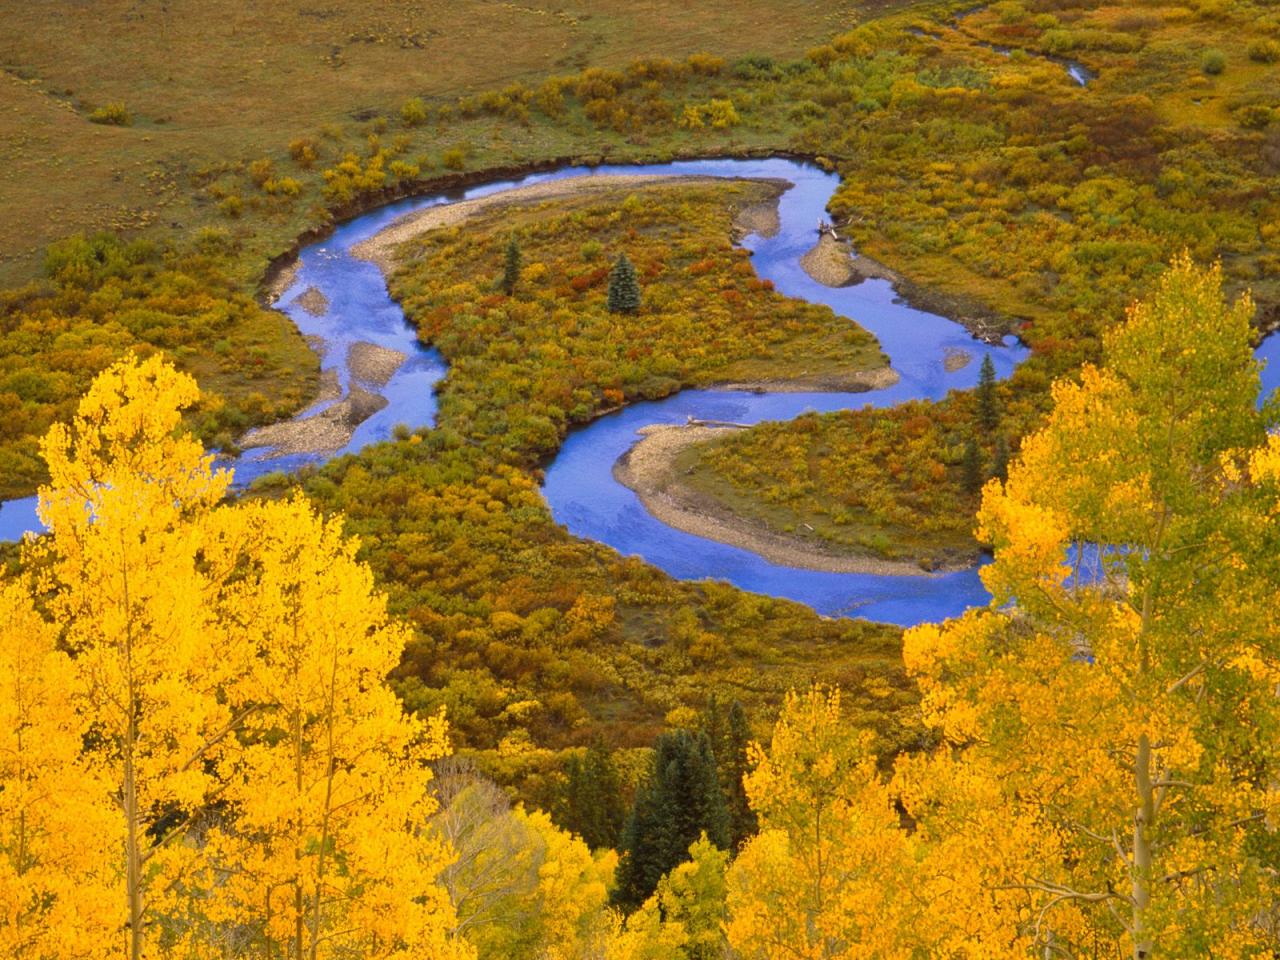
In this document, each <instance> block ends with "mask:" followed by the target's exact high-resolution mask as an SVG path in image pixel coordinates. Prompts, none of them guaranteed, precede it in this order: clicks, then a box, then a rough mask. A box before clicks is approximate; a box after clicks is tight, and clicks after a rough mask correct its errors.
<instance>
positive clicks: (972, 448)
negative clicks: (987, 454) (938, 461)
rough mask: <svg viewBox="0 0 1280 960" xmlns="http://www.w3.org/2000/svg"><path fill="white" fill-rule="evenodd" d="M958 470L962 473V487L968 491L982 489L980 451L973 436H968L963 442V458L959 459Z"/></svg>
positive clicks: (975, 491)
mask: <svg viewBox="0 0 1280 960" xmlns="http://www.w3.org/2000/svg"><path fill="white" fill-rule="evenodd" d="M960 470H961V472H962V474H963V481H962V482H963V483H964V488H965V489H966V490H967V491H969V492H970V493H977V492H978V491H979V490H981V489H982V482H983V479H984V478H983V476H982V451H980V450H979V449H978V443H977V441H976V440H974V439H973V437H970V438H969V439H968V440H966V441H965V444H964V458H963V459H962V460H961V461H960Z"/></svg>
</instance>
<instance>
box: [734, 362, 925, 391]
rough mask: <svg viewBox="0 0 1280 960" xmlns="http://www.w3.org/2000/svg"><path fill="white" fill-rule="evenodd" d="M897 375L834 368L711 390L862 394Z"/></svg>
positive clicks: (883, 370)
mask: <svg viewBox="0 0 1280 960" xmlns="http://www.w3.org/2000/svg"><path fill="white" fill-rule="evenodd" d="M899 379H900V377H899V376H898V371H897V370H894V369H893V368H892V367H876V368H875V369H874V370H836V371H832V372H830V373H815V374H806V373H799V374H796V375H794V376H789V377H786V378H785V379H783V378H779V379H777V380H769V379H765V380H747V381H734V382H729V383H714V384H711V385H710V387H709V389H711V390H747V391H749V392H751V393H865V392H867V391H869V390H884V389H885V388H886V387H892V386H893V385H894V384H895V383H897V382H898V380H899Z"/></svg>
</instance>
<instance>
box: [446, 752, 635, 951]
mask: <svg viewBox="0 0 1280 960" xmlns="http://www.w3.org/2000/svg"><path fill="white" fill-rule="evenodd" d="M434 790H435V793H436V795H437V796H438V797H439V809H438V811H437V813H436V814H435V815H434V816H433V817H432V820H431V824H430V827H431V831H432V833H433V834H434V835H436V836H438V837H440V838H441V840H442V841H447V842H448V844H449V846H450V847H451V848H452V849H453V850H454V851H455V852H456V857H455V859H454V860H453V861H452V862H451V863H450V864H449V865H448V866H447V867H446V868H445V869H444V871H443V874H442V876H443V880H444V884H445V886H446V888H447V889H448V891H449V895H450V897H451V898H452V900H453V903H454V905H455V907H456V910H457V914H458V931H459V933H460V934H461V935H462V936H463V937H465V938H466V940H467V941H468V942H469V943H470V944H472V945H473V946H474V947H475V949H476V954H477V956H478V957H479V960H574V958H577V957H590V956H596V955H597V954H598V952H599V951H600V950H601V949H603V944H604V941H605V939H606V937H607V936H608V934H609V930H610V914H609V912H608V910H607V906H608V898H609V888H610V887H611V886H612V884H613V875H614V872H615V870H616V868H617V861H618V857H617V854H615V853H614V852H613V851H612V850H607V851H601V852H600V853H598V854H594V855H593V854H592V852H591V850H590V849H589V848H588V847H587V845H586V844H585V843H583V842H582V840H581V839H579V838H578V837H576V836H574V835H573V834H571V833H569V832H567V831H565V830H561V829H560V828H559V827H557V826H556V825H555V824H554V823H552V822H551V818H550V817H548V816H547V815H546V814H545V813H543V812H541V811H527V810H525V809H524V808H523V807H520V806H517V807H514V808H513V807H512V806H511V804H510V801H509V800H508V799H507V797H506V795H505V794H504V793H503V792H502V791H501V790H500V789H499V788H498V787H497V786H496V785H495V784H493V783H492V782H490V781H489V780H486V779H484V778H483V777H480V776H478V775H476V774H475V773H474V772H472V771H470V770H469V769H466V768H461V769H459V765H457V764H456V763H451V764H450V766H447V767H445V768H443V769H442V770H441V776H440V779H439V780H438V781H437V782H436V784H434Z"/></svg>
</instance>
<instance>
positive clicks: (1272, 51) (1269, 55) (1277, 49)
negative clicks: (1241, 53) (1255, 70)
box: [1249, 37, 1280, 63]
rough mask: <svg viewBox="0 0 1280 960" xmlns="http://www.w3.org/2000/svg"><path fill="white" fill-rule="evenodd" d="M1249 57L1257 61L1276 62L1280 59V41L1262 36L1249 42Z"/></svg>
mask: <svg viewBox="0 0 1280 960" xmlns="http://www.w3.org/2000/svg"><path fill="white" fill-rule="evenodd" d="M1249 59H1250V60H1253V61H1254V62H1256V63H1275V62H1276V61H1277V60H1280V42H1277V41H1275V40H1272V39H1270V38H1269V37H1262V38H1260V39H1258V40H1255V41H1253V43H1251V44H1249Z"/></svg>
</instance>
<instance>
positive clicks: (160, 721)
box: [29, 357, 244, 958]
mask: <svg viewBox="0 0 1280 960" xmlns="http://www.w3.org/2000/svg"><path fill="white" fill-rule="evenodd" d="M196 398H197V389H196V385H195V381H194V380H192V379H191V378H190V377H189V376H187V375H185V374H180V373H178V372H177V371H175V370H173V368H172V367H169V366H167V365H166V364H164V363H163V361H161V360H160V359H159V358H158V357H153V358H151V359H148V360H145V361H142V362H140V363H139V362H136V361H133V360H132V359H129V360H125V361H122V362H120V363H117V364H116V365H114V366H112V367H110V368H108V369H107V370H106V371H104V372H103V373H102V374H101V375H100V376H99V377H98V378H97V379H96V380H95V381H94V383H93V386H92V387H91V388H90V390H89V392H88V393H87V394H86V395H85V397H84V399H83V400H81V402H80V406H79V409H78V412H77V414H76V417H75V419H74V421H73V422H72V424H71V425H70V426H69V427H68V426H65V425H62V424H59V425H56V426H54V427H53V429H51V430H50V431H49V434H48V436H47V437H46V438H45V440H44V443H43V452H44V456H45V459H46V461H47V462H48V465H49V474H50V477H51V481H50V484H49V486H47V487H42V488H41V491H40V501H39V511H40V517H41V519H42V520H43V521H44V522H45V525H46V526H47V527H48V528H49V534H50V535H49V536H48V537H45V538H43V539H42V540H41V541H39V542H38V543H37V544H35V545H34V546H33V547H32V548H31V549H30V550H29V561H30V562H31V564H32V565H33V566H34V567H35V568H36V569H38V570H39V571H40V576H41V586H42V592H47V593H48V594H49V600H48V608H49V611H50V613H51V615H52V618H53V622H54V624H55V625H56V626H57V628H58V630H59V631H60V634H61V639H62V643H63V644H64V645H65V647H66V649H67V650H69V651H70V653H71V655H72V657H73V662H74V664H75V671H76V674H77V677H78V679H79V681H80V683H79V685H78V689H77V697H76V704H75V709H76V710H77V711H78V712H79V713H80V715H81V717H82V718H83V721H84V722H85V724H86V726H87V727H88V728H90V729H92V731H93V734H94V736H93V738H92V744H93V746H92V753H93V762H94V763H96V764H101V765H102V766H103V767H104V769H105V770H107V771H109V772H108V776H109V777H110V778H111V781H112V783H113V785H114V787H115V788H116V789H118V790H119V796H120V799H119V807H120V814H121V816H122V818H123V839H124V847H123V850H122V851H121V852H122V855H123V856H122V866H123V871H122V872H123V873H124V875H125V890H124V899H123V901H122V904H121V905H122V906H123V907H125V908H126V909H125V911H124V913H123V915H122V916H121V917H120V918H119V919H118V922H117V927H118V928H120V929H123V930H125V931H126V934H125V936H126V938H127V941H128V944H127V949H126V956H129V957H131V958H138V957H142V956H150V955H152V953H151V952H150V950H151V949H152V948H151V947H150V944H151V942H152V941H153V939H154V938H155V936H156V935H157V933H158V927H157V926H156V910H155V909H153V908H160V909H164V908H165V907H166V904H164V903H163V902H161V901H163V899H164V897H166V896H169V895H171V894H172V893H173V892H174V891H176V890H177V889H178V887H179V886H180V884H181V881H182V878H183V877H184V875H185V874H186V872H187V871H188V870H190V869H193V868H194V865H195V862H196V861H197V860H198V859H199V857H198V854H197V851H196V850H195V849H194V848H193V847H191V846H188V845H183V844H179V843H174V842H171V841H173V840H176V839H177V838H178V837H179V836H180V835H182V834H183V833H185V832H186V830H187V828H188V827H189V825H190V823H191V821H192V818H194V817H198V816H199V815H200V813H201V812H202V811H203V810H204V809H205V808H206V807H207V806H208V804H209V803H210V802H211V801H212V800H213V798H214V796H215V795H216V794H217V793H218V792H219V789H220V784H219V783H218V781H217V778H216V776H215V774H214V772H213V768H212V766H211V764H213V763H215V762H216V761H217V760H218V759H220V755H221V754H222V753H223V752H225V751H226V750H227V749H229V748H230V747H231V746H232V744H233V743H234V739H233V738H231V737H230V736H229V732H230V731H231V730H232V729H233V728H234V725H235V722H236V710H235V708H234V706H233V705H232V703H231V702H230V701H229V700H228V698H227V697H226V696H225V694H226V691H227V687H228V685H229V684H231V683H232V682H233V681H234V680H235V672H236V670H237V667H238V665H239V664H240V663H241V662H243V660H244V657H243V655H242V654H240V653H238V652H237V651H235V650H233V649H231V648H230V645H229V638H228V637H227V635H226V633H225V632H224V631H223V630H222V629H221V628H220V627H219V625H218V624H217V623H216V622H215V620H214V611H213V607H212V605H211V603H210V601H211V598H212V594H213V591H214V588H215V581H216V577H217V576H218V573H219V571H217V570H214V569H210V568H208V567H206V566H205V565H203V564H201V563H200V562H199V560H198V557H199V553H200V551H201V548H202V546H203V543H204V539H205V537H204V530H203V526H202V524H201V523H200V522H199V518H200V516H201V515H202V514H203V513H205V512H207V511H209V510H211V509H212V508H213V505H214V504H215V503H216V502H217V501H218V500H219V499H220V498H221V497H222V494H223V492H224V491H225V489H226V486H227V482H228V479H229V478H228V476H227V475H226V474H225V473H214V472H213V471H212V470H211V466H210V461H211V458H210V457H207V456H206V455H205V454H204V451H203V450H202V449H201V447H200V445H199V444H198V443H197V442H196V441H195V440H193V439H191V438H190V437H187V436H181V435H179V434H178V433H177V432H176V431H177V429H178V426H179V423H180V410H181V408H182V407H185V406H188V405H190V404H191V403H193V402H194V401H195V400H196ZM153 900H154V901H155V902H153ZM179 939H181V937H179Z"/></svg>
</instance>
